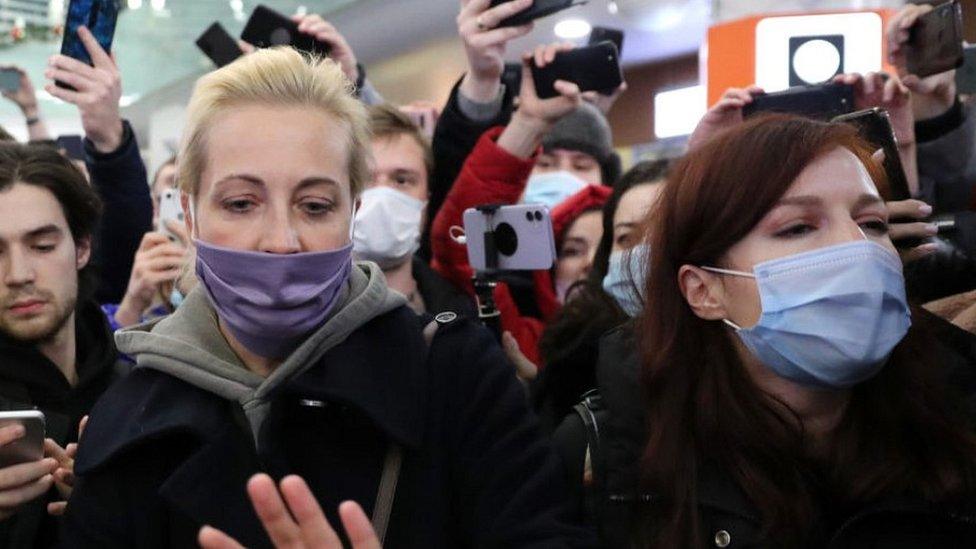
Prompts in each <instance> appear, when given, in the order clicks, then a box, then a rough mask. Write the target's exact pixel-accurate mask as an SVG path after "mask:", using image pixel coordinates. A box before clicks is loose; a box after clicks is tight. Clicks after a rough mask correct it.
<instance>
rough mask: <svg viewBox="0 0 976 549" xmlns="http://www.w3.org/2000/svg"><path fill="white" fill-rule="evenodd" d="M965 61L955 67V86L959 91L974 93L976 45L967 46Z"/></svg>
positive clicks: (975, 90)
mask: <svg viewBox="0 0 976 549" xmlns="http://www.w3.org/2000/svg"><path fill="white" fill-rule="evenodd" d="M963 57H964V59H965V61H964V62H963V64H962V66H961V67H959V68H958V69H956V88H957V91H958V92H959V93H965V94H970V95H971V94H976V46H967V47H966V50H965V52H964V55H963Z"/></svg>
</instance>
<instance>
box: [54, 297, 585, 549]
mask: <svg viewBox="0 0 976 549" xmlns="http://www.w3.org/2000/svg"><path fill="white" fill-rule="evenodd" d="M422 324H423V321H422V320H421V319H420V318H419V317H417V316H416V315H414V314H413V313H412V312H411V311H409V310H408V309H407V308H405V307H401V308H399V309H396V310H394V311H393V312H391V313H387V314H385V315H382V316H380V317H377V318H376V319H374V320H372V321H370V322H369V323H368V324H366V325H364V326H363V327H362V328H360V329H359V330H357V331H355V332H354V333H353V334H352V335H350V336H349V338H348V339H347V340H346V341H345V342H343V343H342V344H340V345H338V346H337V347H334V348H332V349H331V350H329V351H328V352H326V353H325V355H323V357H322V358H321V359H320V360H319V361H318V362H317V363H316V365H315V366H313V367H311V368H310V369H308V370H307V371H305V372H304V373H302V374H301V375H298V376H297V377H296V378H294V379H292V380H291V381H289V382H287V383H286V384H285V386H284V387H283V390H282V391H281V392H280V393H278V394H277V396H276V398H275V399H274V401H273V402H272V404H271V410H270V412H269V415H268V417H267V419H266V420H265V422H264V424H263V427H262V429H261V431H260V433H259V434H258V436H259V439H260V440H261V441H262V442H261V444H260V445H259V446H260V447H261V448H264V449H270V450H268V451H267V452H265V453H263V454H261V455H258V453H257V452H256V450H255V444H254V438H253V436H252V435H251V433H250V430H249V428H248V427H247V422H246V420H245V418H244V415H243V412H242V410H241V407H240V406H239V405H238V404H237V403H234V402H231V401H226V400H224V399H222V398H220V397H218V396H215V395H213V394H211V393H208V392H205V391H202V390H199V389H197V388H195V387H193V386H191V385H189V384H187V383H184V382H182V381H180V380H178V379H176V378H174V377H171V376H168V375H166V374H163V373H160V372H158V371H155V370H149V369H143V368H137V369H136V370H135V371H134V372H133V374H132V375H130V376H129V377H128V378H127V379H126V380H125V381H124V382H123V383H120V384H119V385H117V386H116V387H115V388H113V389H112V390H111V391H109V393H108V394H107V395H106V396H105V398H104V399H103V400H102V401H101V402H100V403H99V404H98V406H96V408H95V410H94V411H93V413H92V415H91V420H90V422H89V424H88V427H87V430H86V433H85V440H84V442H83V444H82V446H81V448H80V451H79V456H78V460H77V463H76V473H77V474H78V475H79V480H78V485H77V486H76V488H75V491H74V493H73V494H72V499H71V501H70V502H69V506H68V513H67V515H66V516H65V530H64V535H63V539H64V544H65V545H66V546H69V547H99V548H106V547H190V546H193V544H194V543H195V541H194V540H195V537H196V534H197V531H198V529H199V528H200V527H201V525H203V524H209V525H213V526H215V527H217V528H220V529H222V530H224V531H225V532H227V533H229V534H230V535H232V536H233V537H235V538H236V539H237V540H238V541H240V542H241V543H242V544H244V545H246V546H248V547H262V546H267V545H268V538H267V537H266V535H265V533H264V532H263V530H262V528H261V525H260V523H259V522H258V520H257V518H256V516H255V515H254V512H253V511H252V509H251V505H250V503H249V501H248V499H247V497H246V494H245V483H246V482H247V479H248V478H249V477H250V476H251V475H253V474H254V473H256V472H259V471H266V472H268V473H269V474H271V475H272V476H273V477H275V478H280V477H281V476H283V475H285V474H290V473H294V474H299V475H301V476H302V477H304V478H305V479H306V481H308V483H309V485H310V486H311V488H312V490H313V492H314V493H315V494H316V496H317V498H318V499H319V502H320V503H321V504H322V507H323V509H324V510H325V512H326V514H327V516H328V518H329V520H330V522H332V524H335V525H338V524H339V521H338V519H337V506H338V504H339V503H340V502H341V501H344V500H347V499H352V500H355V501H357V502H359V503H360V504H361V505H362V506H363V508H364V509H365V511H366V512H367V514H371V513H372V509H373V506H374V502H375V496H376V491H377V485H378V482H379V478H380V471H381V469H382V465H383V459H384V456H385V454H386V451H387V448H388V443H389V442H390V441H391V440H392V441H395V442H396V443H397V444H399V445H400V446H401V448H402V449H403V456H404V457H403V468H402V471H401V473H400V477H399V482H398V484H397V492H396V496H395V500H394V503H393V512H392V516H391V519H390V526H389V530H388V533H387V538H386V541H387V544H386V546H387V547H390V548H396V547H469V546H470V547H553V546H557V547H558V546H570V545H577V544H582V543H584V542H585V540H584V539H583V535H584V534H585V533H584V532H581V531H578V530H577V529H576V528H574V527H572V526H570V525H568V524H567V523H565V522H563V517H562V514H563V506H564V505H565V492H564V491H565V486H564V484H563V483H562V477H561V472H560V469H559V463H558V459H557V458H556V456H555V455H554V454H553V453H552V452H551V449H550V447H549V445H548V444H547V443H546V442H545V441H544V440H543V439H542V438H541V437H540V436H539V432H538V428H537V426H536V424H535V421H534V420H533V419H532V418H531V416H530V414H529V412H528V410H527V407H526V404H525V396H524V391H523V389H522V387H521V385H520V384H519V382H518V381H517V380H516V379H515V376H514V373H513V372H512V371H511V368H510V367H509V366H508V365H507V363H506V362H505V360H504V358H503V356H502V353H501V350H500V348H499V347H498V346H497V345H496V344H495V343H494V341H493V340H492V338H491V336H490V335H489V334H488V332H487V331H486V330H484V329H483V328H480V327H479V326H477V325H475V324H474V323H473V322H470V321H464V320H458V321H456V322H453V323H451V324H449V325H447V326H443V327H441V329H440V330H439V331H438V333H437V335H436V337H435V338H434V340H433V343H432V345H431V346H430V348H429V349H427V347H426V345H425V342H424V340H423V338H422V336H421V335H420V331H421V328H422ZM425 352H426V353H427V358H426V360H424V355H425ZM308 400H314V401H320V402H322V403H325V404H324V406H307V405H304V404H303V401H304V402H307V401H308Z"/></svg>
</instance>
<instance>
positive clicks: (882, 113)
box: [833, 107, 912, 200]
mask: <svg viewBox="0 0 976 549" xmlns="http://www.w3.org/2000/svg"><path fill="white" fill-rule="evenodd" d="M833 121H834V122H845V123H848V124H851V125H853V126H854V127H856V128H857V130H858V133H860V134H861V137H863V138H864V140H865V141H867V142H868V143H870V144H871V146H872V147H875V148H877V149H881V150H883V151H884V155H885V159H884V170H885V174H886V175H887V176H888V192H887V193H883V194H887V195H888V196H885V197H884V198H885V199H886V200H908V199H909V198H911V197H912V195H911V192H910V191H909V190H908V179H907V178H906V177H905V168H904V167H903V166H902V163H901V156H899V155H898V140H897V139H896V138H895V130H894V129H893V128H892V127H891V120H890V119H889V118H888V111H886V110H884V109H882V108H880V107H875V108H873V109H867V110H863V111H857V112H855V113H851V114H845V115H842V116H838V117H836V118H834V120H833Z"/></svg>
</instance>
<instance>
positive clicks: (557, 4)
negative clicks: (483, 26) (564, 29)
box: [490, 0, 586, 27]
mask: <svg viewBox="0 0 976 549" xmlns="http://www.w3.org/2000/svg"><path fill="white" fill-rule="evenodd" d="M510 1H511V0H491V6H490V7H492V8H494V7H496V6H500V5H502V4H504V3H506V2H510ZM585 3H586V0H583V1H579V0H535V1H534V2H532V5H531V6H529V7H528V8H525V9H524V10H522V11H520V12H519V13H516V14H515V15H513V16H511V17H509V18H508V19H503V20H502V21H501V22H500V23H498V26H499V27H518V26H521V25H526V24H528V23H531V22H532V21H535V20H536V19H541V18H543V17H546V16H549V15H552V14H554V13H556V12H560V11H563V10H565V9H568V8H571V7H573V6H576V5H581V4H585Z"/></svg>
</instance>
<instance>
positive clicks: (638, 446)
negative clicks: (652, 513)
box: [555, 311, 976, 548]
mask: <svg viewBox="0 0 976 549" xmlns="http://www.w3.org/2000/svg"><path fill="white" fill-rule="evenodd" d="M917 314H918V315H920V316H918V317H917V318H916V322H917V323H924V324H926V325H927V326H929V329H931V330H932V333H933V335H934V336H935V338H936V339H937V340H938V342H939V348H938V349H933V352H934V353H939V354H938V356H941V357H944V358H945V361H944V362H945V363H946V364H947V367H948V368H949V369H950V372H951V374H950V382H951V383H952V384H953V385H954V386H956V387H959V388H960V389H961V390H963V392H964V393H965V394H968V395H976V336H973V335H971V334H968V333H967V332H965V331H963V330H960V329H958V328H956V327H955V326H953V325H951V324H949V323H947V322H944V321H942V320H941V319H939V318H937V317H934V316H932V315H928V314H926V313H924V312H922V311H920V312H918V313H917ZM627 330H628V329H627V328H626V327H624V328H621V329H620V330H617V331H616V332H613V333H611V334H610V335H608V336H607V337H606V338H604V340H603V342H602V344H601V347H600V362H599V365H598V367H597V382H598V385H599V390H600V396H601V398H602V408H603V409H604V412H602V413H601V421H600V455H599V456H598V457H596V458H594V459H595V460H602V463H601V465H602V467H603V469H604V471H605V473H606V474H605V478H602V479H599V480H600V481H601V482H604V483H605V487H603V489H602V490H600V491H599V492H598V494H597V495H596V497H597V498H598V500H597V501H595V502H594V505H593V506H592V508H590V509H587V508H586V506H585V503H586V500H585V498H584V495H585V494H586V489H585V488H584V487H583V482H582V479H583V476H582V471H583V463H584V462H583V458H582V456H584V455H585V452H586V440H587V438H586V434H585V428H584V427H583V423H582V421H581V420H580V419H579V417H578V416H576V415H571V416H569V417H568V418H567V419H566V421H564V422H563V424H562V425H561V426H560V427H559V429H558V431H557V433H556V435H555V444H556V447H557V449H558V450H559V452H560V454H561V455H562V457H563V462H564V464H565V466H566V469H567V474H568V475H569V477H568V478H569V482H570V485H571V491H572V492H573V495H574V498H576V501H577V504H576V506H575V513H576V515H577V516H578V517H583V518H581V520H589V521H591V524H592V525H593V527H594V529H597V530H599V532H600V536H601V540H602V542H603V545H604V546H605V547H613V548H621V547H629V546H631V545H632V543H631V538H630V536H631V535H632V534H631V533H632V532H634V531H635V530H636V529H637V524H638V521H639V520H641V518H639V517H642V516H643V514H642V512H641V511H642V508H643V507H644V506H645V505H646V504H647V502H648V501H652V500H653V499H654V497H655V496H654V494H648V493H643V492H641V491H639V490H638V487H639V485H640V469H639V465H638V464H639V462H640V456H641V454H642V452H643V449H644V444H645V441H646V424H645V422H646V419H645V415H644V405H643V397H642V395H641V385H640V375H639V371H640V368H639V360H638V356H637V353H636V348H637V347H636V342H635V340H634V339H633V336H632V335H631V334H630V332H628V331H627ZM974 404H976V402H974V399H973V398H970V399H969V402H968V405H969V411H970V413H972V412H973V411H974V410H976V407H974ZM973 417H976V416H973ZM676 428H680V426H676ZM703 469H704V470H703V471H702V472H700V473H699V479H698V499H699V513H700V516H701V537H702V539H703V540H704V542H705V544H706V546H707V547H714V546H719V547H722V546H725V545H721V544H719V543H718V542H719V541H723V542H724V541H729V542H730V543H729V544H728V547H765V545H763V544H762V542H761V537H760V536H761V532H760V528H761V524H760V522H759V519H758V517H757V513H756V512H755V508H754V507H753V505H752V504H751V502H749V501H748V499H747V498H746V497H745V495H744V493H743V492H742V491H741V490H740V489H739V488H738V487H737V486H736V485H735V483H734V482H733V481H732V480H731V477H730V476H729V475H727V474H723V473H722V472H721V471H718V470H710V469H707V468H703ZM834 518H835V519H836V520H835V524H836V526H835V527H834V528H833V529H832V530H831V531H829V532H824V536H823V539H824V540H825V541H824V542H822V543H817V544H815V545H814V546H823V547H830V548H841V547H885V548H899V547H906V548H909V547H911V548H916V547H932V548H936V547H938V548H943V547H945V548H948V547H971V546H972V545H973V540H974V539H976V505H973V503H972V502H966V503H965V504H963V505H957V506H940V507H937V506H932V505H929V504H925V503H923V502H921V501H918V500H914V499H908V498H905V499H901V498H898V499H891V500H886V501H881V502H878V503H876V504H874V505H872V506H870V507H867V508H863V509H856V510H853V511H850V512H839V516H837V517H834Z"/></svg>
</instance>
